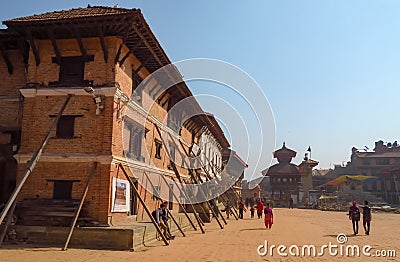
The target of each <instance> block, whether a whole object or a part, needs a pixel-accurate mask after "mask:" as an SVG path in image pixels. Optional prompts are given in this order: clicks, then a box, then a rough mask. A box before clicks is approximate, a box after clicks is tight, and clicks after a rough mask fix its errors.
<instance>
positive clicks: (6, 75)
mask: <svg viewBox="0 0 400 262" xmlns="http://www.w3.org/2000/svg"><path fill="white" fill-rule="evenodd" d="M3 23H4V24H5V25H6V26H7V29H5V30H1V31H0V45H1V48H2V52H3V56H2V57H0V60H1V63H0V74H1V75H2V79H4V81H2V82H1V83H0V109H1V110H2V112H6V114H5V115H3V117H2V118H1V119H0V131H1V132H0V154H1V155H0V179H1V188H0V190H1V191H0V197H1V201H2V202H5V201H6V200H7V199H8V197H9V196H10V194H11V192H12V190H13V188H14V187H15V182H16V181H17V182H18V181H19V180H20V179H21V174H22V173H23V171H24V169H25V168H26V165H27V162H28V161H29V160H30V159H31V158H32V156H33V155H34V153H35V152H36V150H37V149H38V148H39V146H40V145H41V142H42V141H43V138H44V137H45V136H46V133H47V132H48V130H49V127H50V125H51V124H52V122H53V120H54V118H55V116H56V115H57V113H58V111H59V110H60V108H61V106H62V105H63V103H64V101H65V100H66V97H67V95H72V96H71V98H70V100H69V102H68V103H67V106H66V108H65V111H64V112H63V114H62V116H61V118H60V120H59V122H58V124H57V127H56V130H54V132H53V133H52V134H51V138H50V140H49V142H48V144H47V145H46V147H45V149H44V152H43V154H42V156H41V158H40V160H39V162H38V164H37V166H36V168H35V169H34V170H33V172H32V174H31V175H30V177H29V178H28V180H27V181H26V183H25V185H24V187H23V188H22V191H21V193H20V195H19V198H18V202H19V203H21V206H23V203H24V201H25V202H27V201H37V202H36V203H37V204H38V203H46V204H48V203H51V202H54V201H53V200H62V201H73V200H76V199H79V198H80V197H81V194H82V191H83V189H84V186H85V183H86V180H87V177H88V176H89V173H90V171H91V170H92V168H93V166H94V163H97V167H96V169H95V172H94V176H93V179H92V180H91V182H90V184H89V190H88V195H87V197H86V201H85V205H84V210H83V214H85V216H87V217H89V218H90V219H91V220H93V221H95V222H96V223H97V224H101V225H111V224H113V225H116V224H118V223H124V222H126V220H131V219H139V220H140V219H143V218H144V211H143V208H142V207H141V205H139V204H138V202H137V199H136V196H135V194H134V193H133V191H132V190H130V188H129V184H128V183H127V181H126V179H125V178H124V176H123V174H122V172H121V170H120V168H119V164H123V165H125V166H129V167H130V171H129V173H130V176H131V177H132V179H133V180H134V181H135V183H136V185H137V186H138V190H139V192H140V194H141V196H142V198H143V199H144V200H145V203H146V205H147V206H148V207H149V208H150V209H154V208H155V207H156V206H158V205H159V203H160V202H159V197H160V196H161V197H162V198H163V199H167V200H172V194H171V192H170V191H171V190H177V188H176V187H175V188H174V187H173V186H170V187H166V186H165V185H164V186H162V185H161V184H156V185H153V186H152V187H150V186H149V185H148V181H147V180H146V176H144V173H146V175H148V176H149V177H159V176H164V177H167V178H173V177H174V178H176V177H178V178H179V179H180V180H181V181H182V182H183V183H193V182H194V181H193V180H192V179H191V169H190V168H189V167H188V166H185V163H184V162H185V161H186V160H185V159H186V157H187V155H189V154H190V152H191V150H192V147H193V145H194V144H200V145H201V147H202V148H203V151H204V152H208V158H210V161H211V162H210V163H212V168H214V170H215V171H216V172H217V173H218V172H219V173H220V172H221V170H222V152H223V150H224V149H226V148H228V147H229V146H230V145H229V143H228V141H227V140H226V138H225V136H224V134H223V132H222V130H221V128H220V127H219V126H218V124H216V121H215V119H213V117H212V116H210V115H209V114H205V113H204V112H203V111H202V109H201V107H200V106H199V105H198V103H197V101H196V100H195V99H194V98H193V97H192V94H191V92H190V90H189V89H188V87H187V86H186V84H185V83H184V82H181V83H178V84H173V86H172V87H171V88H169V89H164V88H165V87H164V86H163V85H165V82H167V83H170V82H169V81H171V80H169V78H175V79H176V78H178V80H181V76H180V74H179V72H177V71H176V72H173V75H172V76H171V74H169V75H168V77H165V76H164V78H168V79H167V80H165V79H163V78H162V77H159V78H157V77H148V76H149V75H150V74H152V73H154V72H156V71H157V70H158V69H159V68H161V67H163V66H166V65H168V64H170V63H171V62H170V60H169V58H168V57H167V56H166V54H165V52H164V50H163V49H162V48H161V46H160V44H159V43H158V41H157V39H156V38H155V36H154V34H153V33H152V31H151V29H150V28H149V26H148V24H147V23H146V21H145V19H144V17H143V15H142V13H141V11H140V10H139V9H123V8H111V7H89V6H88V7H87V8H77V9H71V10H66V11H59V12H50V13H45V14H41V15H33V16H27V17H21V18H15V19H11V20H8V21H4V22H3ZM144 79H146V80H145V81H143V80H144ZM142 81H143V82H142ZM172 82H173V81H172ZM146 90H150V92H146ZM163 90H166V91H163ZM130 97H133V99H129V98H130ZM188 98H189V100H188V101H189V102H188V106H187V107H185V110H179V111H178V112H176V114H171V111H172V108H173V107H174V105H176V104H178V102H180V101H182V100H184V99H188ZM188 115H189V116H193V117H188V118H185V116H188ZM164 119H166V121H164ZM204 134H207V136H205V135H204ZM206 140H207V141H212V144H208V143H205V141H206ZM167 144H169V146H166V145H167ZM171 145H173V146H171ZM209 148H210V149H209ZM239 159H240V158H239ZM16 160H17V161H16ZM17 162H18V164H17ZM206 168H211V166H210V167H206ZM197 170H198V171H199V173H200V174H202V173H204V170H202V168H201V167H197ZM203 175H204V174H203ZM170 181H172V180H170ZM171 183H172V182H171ZM177 194H178V193H177ZM178 195H179V194H178ZM39 200H42V201H41V202H40V201H39ZM170 209H172V210H174V211H175V210H177V209H178V206H177V204H170Z"/></svg>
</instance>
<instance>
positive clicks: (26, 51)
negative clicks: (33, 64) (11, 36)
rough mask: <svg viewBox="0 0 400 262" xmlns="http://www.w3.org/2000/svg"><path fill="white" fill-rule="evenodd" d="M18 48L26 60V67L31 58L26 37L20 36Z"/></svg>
mask: <svg viewBox="0 0 400 262" xmlns="http://www.w3.org/2000/svg"><path fill="white" fill-rule="evenodd" d="M18 49H19V51H20V52H21V54H22V58H23V61H24V65H25V67H27V66H28V62H29V61H28V60H29V48H28V43H27V42H26V40H25V39H23V38H20V39H18Z"/></svg>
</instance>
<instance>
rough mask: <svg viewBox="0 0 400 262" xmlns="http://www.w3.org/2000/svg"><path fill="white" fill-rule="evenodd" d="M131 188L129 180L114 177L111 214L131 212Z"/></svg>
mask: <svg viewBox="0 0 400 262" xmlns="http://www.w3.org/2000/svg"><path fill="white" fill-rule="evenodd" d="M130 196H131V187H130V184H129V182H128V180H123V179H119V178H115V177H113V180H112V199H111V200H112V201H111V212H129V211H130Z"/></svg>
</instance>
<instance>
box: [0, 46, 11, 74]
mask: <svg viewBox="0 0 400 262" xmlns="http://www.w3.org/2000/svg"><path fill="white" fill-rule="evenodd" d="M0 49H1V55H2V56H3V59H4V61H5V62H6V65H7V70H8V73H9V74H10V75H12V73H13V71H14V67H13V65H12V63H11V60H10V57H9V56H8V53H7V51H6V49H5V47H4V44H0Z"/></svg>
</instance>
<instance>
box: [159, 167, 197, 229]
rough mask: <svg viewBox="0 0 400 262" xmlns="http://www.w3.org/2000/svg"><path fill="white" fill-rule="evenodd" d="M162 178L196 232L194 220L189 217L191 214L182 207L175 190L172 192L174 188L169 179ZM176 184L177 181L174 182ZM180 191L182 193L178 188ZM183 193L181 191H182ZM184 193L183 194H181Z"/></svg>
mask: <svg viewBox="0 0 400 262" xmlns="http://www.w3.org/2000/svg"><path fill="white" fill-rule="evenodd" d="M160 176H161V178H162V179H163V180H164V182H165V184H167V186H168V188H169V189H170V190H171V191H172V195H173V197H174V198H175V200H176V201H177V202H178V204H179V206H180V207H181V208H182V210H183V213H185V216H186V218H187V219H188V220H189V222H190V224H191V225H192V227H193V229H194V230H197V227H196V226H195V225H194V223H193V221H192V219H191V218H190V217H189V214H188V213H187V211H186V208H185V207H184V206H183V205H182V203H181V202H180V201H179V198H178V197H177V196H176V194H175V192H174V190H172V188H171V187H170V185H169V184H168V181H167V179H166V178H165V177H164V176H163V175H160ZM174 182H175V181H174ZM178 190H179V191H180V188H179V187H178ZM180 192H181V191H180ZM181 193H182V192H181Z"/></svg>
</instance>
